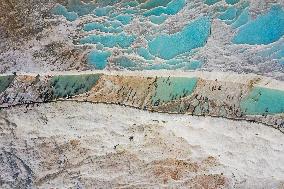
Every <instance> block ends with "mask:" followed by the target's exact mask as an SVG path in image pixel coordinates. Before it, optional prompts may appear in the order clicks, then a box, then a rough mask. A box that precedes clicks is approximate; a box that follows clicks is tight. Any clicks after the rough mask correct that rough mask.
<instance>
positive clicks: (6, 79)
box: [0, 75, 15, 93]
mask: <svg viewBox="0 0 284 189" xmlns="http://www.w3.org/2000/svg"><path fill="white" fill-rule="evenodd" d="M14 78H15V76H14V75H9V76H0V93H2V92H4V91H5V90H6V89H7V87H9V85H10V84H11V83H12V82H13V80H14Z"/></svg>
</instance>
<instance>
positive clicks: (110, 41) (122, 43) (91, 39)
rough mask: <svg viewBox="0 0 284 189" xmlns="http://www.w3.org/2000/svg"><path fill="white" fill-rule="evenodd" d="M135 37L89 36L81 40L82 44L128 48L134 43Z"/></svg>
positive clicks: (120, 35)
mask: <svg viewBox="0 0 284 189" xmlns="http://www.w3.org/2000/svg"><path fill="white" fill-rule="evenodd" d="M134 39H135V37H134V36H131V35H126V34H124V33H121V34H117V35H112V34H109V35H89V36H87V37H85V38H83V39H81V40H80V43H81V44H88V43H89V44H102V45H104V46H105V47H115V46H118V47H121V48H128V47H129V46H130V45H131V44H132V43H133V41H134Z"/></svg>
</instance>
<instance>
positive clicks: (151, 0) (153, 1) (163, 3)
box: [140, 0, 172, 9]
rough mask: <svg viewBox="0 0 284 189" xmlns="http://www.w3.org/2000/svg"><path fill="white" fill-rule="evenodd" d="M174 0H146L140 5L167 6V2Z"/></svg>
mask: <svg viewBox="0 0 284 189" xmlns="http://www.w3.org/2000/svg"><path fill="white" fill-rule="evenodd" d="M171 1H172V0H162V1H161V0H149V1H146V2H145V3H144V4H142V5H141V6H140V7H141V8H142V9H153V8H155V7H160V6H163V7H166V6H167V4H168V3H169V2H171Z"/></svg>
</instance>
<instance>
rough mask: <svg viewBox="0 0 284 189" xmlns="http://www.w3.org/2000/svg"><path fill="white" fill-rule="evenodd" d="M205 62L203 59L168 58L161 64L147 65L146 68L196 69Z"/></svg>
mask: <svg viewBox="0 0 284 189" xmlns="http://www.w3.org/2000/svg"><path fill="white" fill-rule="evenodd" d="M202 65H203V63H202V62H201V61H197V60H192V61H183V60H176V59H172V60H168V61H166V62H164V63H161V64H150V65H149V66H147V67H146V68H144V69H146V70H177V69H180V70H196V69H198V68H201V67H202Z"/></svg>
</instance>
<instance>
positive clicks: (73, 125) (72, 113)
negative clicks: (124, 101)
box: [0, 102, 284, 189]
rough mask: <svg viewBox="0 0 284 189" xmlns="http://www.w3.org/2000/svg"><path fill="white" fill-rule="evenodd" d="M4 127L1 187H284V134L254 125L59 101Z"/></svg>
mask: <svg viewBox="0 0 284 189" xmlns="http://www.w3.org/2000/svg"><path fill="white" fill-rule="evenodd" d="M31 118H32V119H31ZM0 129H1V133H2V134H1V136H0V137H1V144H0V146H1V150H0V154H1V155H0V165H1V166H0V167H1V168H0V170H1V188H30V187H31V188H94V187H97V188H141V187H142V188H171V187H173V188H189V187H192V188H212V189H215V188H279V189H280V188H281V187H283V181H284V178H283V173H284V170H283V166H281V165H283V163H284V162H283V160H284V157H283V155H284V146H283V143H282V141H283V140H284V138H283V137H284V135H283V134H282V133H280V132H279V131H277V130H275V129H272V128H269V127H264V126H261V125H259V124H255V123H254V124H251V123H248V122H243V121H229V120H224V119H220V118H205V119H204V118H200V117H189V116H185V115H178V116H176V115H167V114H158V113H148V112H144V111H139V110H135V109H131V108H123V107H119V106H115V105H102V104H90V103H76V102H57V103H49V104H35V105H30V106H27V107H26V106H19V107H11V108H8V109H5V110H2V111H1V112H0ZM221 141H222V142H221Z"/></svg>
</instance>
